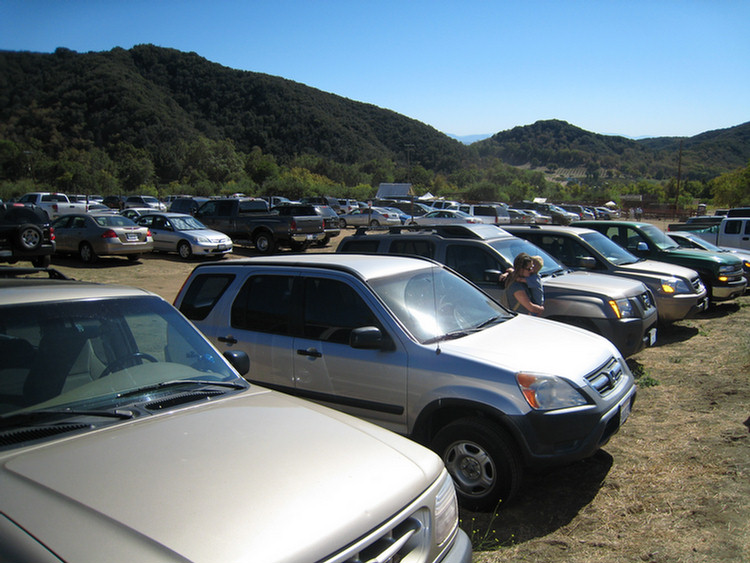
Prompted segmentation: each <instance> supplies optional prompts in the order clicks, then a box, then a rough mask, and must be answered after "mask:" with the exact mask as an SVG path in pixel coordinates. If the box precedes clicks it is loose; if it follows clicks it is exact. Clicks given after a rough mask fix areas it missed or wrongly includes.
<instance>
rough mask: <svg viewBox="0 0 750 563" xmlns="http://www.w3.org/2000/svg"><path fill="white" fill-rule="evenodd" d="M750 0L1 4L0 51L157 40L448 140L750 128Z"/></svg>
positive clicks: (19, 0) (90, 0) (49, 0)
mask: <svg viewBox="0 0 750 563" xmlns="http://www.w3.org/2000/svg"><path fill="white" fill-rule="evenodd" d="M749 30H750V1H748V0H704V1H698V0H681V1H677V0H663V1H660V0H650V1H641V0H630V1H625V0H623V1H615V0H601V1H593V0H588V1H575V0H570V1H559V0H558V1H543V0H528V1H517V2H515V1H506V2H503V1H496V2H492V1H476V0H461V1H455V2H454V1H450V2H449V1H440V0H436V1H433V2H427V1H421V0H414V1H409V0H400V1H381V2H365V1H358V0H348V1H345V0H344V1H342V0H331V1H326V0H319V1H312V0H310V1H300V0H275V1H265V0H257V1H224V0H214V1H206V2H199V1H193V0H184V1H177V0H145V1H144V0H128V1H122V0H118V1H109V0H0V49H1V50H12V51H36V52H52V51H54V50H55V49H56V48H57V47H67V48H69V49H72V50H74V51H78V52H81V53H83V52H88V51H108V50H110V49H112V48H114V47H122V48H125V49H129V48H130V47H132V46H133V45H137V44H141V43H151V44H154V45H158V46H162V47H170V48H174V49H179V50H180V51H193V52H195V53H197V54H198V55H200V56H202V57H205V58H206V59H208V60H210V61H213V62H216V63H220V64H222V65H225V66H228V67H231V68H236V69H242V70H250V71H255V72H263V73H267V74H272V75H275V76H281V77H284V78H288V79H290V80H295V81H297V82H301V83H303V84H306V85H308V86H312V87H314V88H318V89H320V90H323V91H326V92H331V93H333V94H337V95H340V96H344V97H346V98H350V99H353V100H357V101H362V102H367V103H371V104H374V105H376V106H379V107H382V108H388V109H391V110H393V111H396V112H398V113H401V114H404V115H406V116H408V117H411V118H414V119H417V120H419V121H422V122H423V123H426V124H428V125H431V126H432V127H434V128H436V129H438V130H440V131H442V132H444V133H448V134H456V135H471V134H488V133H489V134H491V133H496V132H498V131H504V130H507V129H511V128H513V127H515V126H518V125H529V124H531V123H534V122H535V121H538V120H540V119H562V120H564V121H568V122H569V123H571V124H573V125H576V126H578V127H581V128H583V129H586V130H588V131H593V132H595V133H601V134H607V135H625V136H629V137H634V138H639V137H644V136H692V135H696V134H699V133H702V132H705V131H710V130H714V129H723V128H726V127H732V126H734V125H739V124H741V123H745V122H747V121H750V31H749Z"/></svg>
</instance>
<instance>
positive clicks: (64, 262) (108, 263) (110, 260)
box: [52, 255, 143, 270]
mask: <svg viewBox="0 0 750 563" xmlns="http://www.w3.org/2000/svg"><path fill="white" fill-rule="evenodd" d="M142 259H143V258H142V257H141V258H140V259H138V260H128V258H127V257H125V256H99V257H97V259H96V260H94V261H93V262H82V261H81V259H80V258H78V257H77V256H64V255H55V256H53V257H52V266H55V265H57V266H65V267H66V268H73V269H78V270H91V269H102V268H121V267H124V266H135V265H137V264H138V263H139V262H140V260H142Z"/></svg>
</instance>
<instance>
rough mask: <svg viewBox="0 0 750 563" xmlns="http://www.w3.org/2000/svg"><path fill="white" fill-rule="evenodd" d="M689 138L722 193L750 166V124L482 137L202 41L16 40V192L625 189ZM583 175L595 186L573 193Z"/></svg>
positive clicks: (8, 106)
mask: <svg viewBox="0 0 750 563" xmlns="http://www.w3.org/2000/svg"><path fill="white" fill-rule="evenodd" d="M681 145H682V178H683V179H685V180H686V181H693V182H699V183H701V184H702V186H698V187H694V188H693V193H708V187H707V182H708V181H709V180H711V179H712V178H715V177H717V176H719V175H721V174H725V173H729V172H732V171H736V170H738V169H741V168H742V167H745V166H747V164H748V162H749V161H750V123H745V124H743V125H739V126H737V127H733V128H730V129H725V130H720V131H710V132H706V133H703V134H701V135H697V136H695V137H691V138H684V139H678V138H657V139H644V140H639V141H635V140H632V139H627V138H625V137H617V136H607V135H599V134H596V133H592V132H588V131H585V130H583V129H580V128H578V127H575V126H573V125H571V124H569V123H566V122H563V121H558V120H550V121H539V122H537V123H534V124H532V125H527V126H523V127H515V128H513V129H511V130H509V131H502V132H499V133H497V134H495V135H493V136H492V137H491V138H488V139H484V140H482V141H478V142H475V143H473V144H471V145H469V146H467V145H464V144H462V143H461V142H459V141H457V140H455V139H453V138H451V137H449V136H448V135H445V134H443V133H441V132H440V131H437V130H435V129H434V128H432V127H430V126H428V125H425V124H424V123H421V122H419V121H417V120H414V119H411V118H409V117H406V116H403V115H400V114H397V113H395V112H393V111H390V110H386V109H382V108H378V107H376V106H374V105H371V104H364V103H361V102H356V101H353V100H350V99H346V98H343V97H341V96H337V95H334V94H330V93H326V92H322V91H320V90H317V89H314V88H310V87H308V86H305V85H304V84H300V83H297V82H293V81H290V80H286V79H284V78H280V77H276V76H270V75H267V74H261V73H256V72H249V71H240V70H234V69H231V68H227V67H224V66H222V65H219V64H216V63H213V62H210V61H208V60H206V59H205V58H203V57H201V56H199V55H198V54H196V53H185V52H181V51H177V50H174V49H167V48H161V47H155V46H153V45H139V46H136V47H134V48H132V49H129V50H125V49H121V48H115V49H112V50H111V51H106V52H89V53H76V52H74V51H70V50H68V49H64V48H59V49H57V50H56V51H55V52H54V53H50V54H42V53H29V52H10V51H0V197H3V196H5V197H8V195H9V194H10V195H15V194H17V193H18V192H19V191H24V190H28V189H31V188H35V187H41V186H47V187H50V188H54V189H59V190H65V191H71V192H78V193H115V192H129V191H133V190H139V191H143V190H145V189H151V190H152V191H158V192H159V193H162V194H163V193H167V192H175V191H178V190H179V191H192V192H196V193H199V192H200V193H205V194H210V193H218V192H219V191H229V192H230V193H231V192H234V191H246V192H248V193H270V192H274V191H275V192H280V193H283V194H285V195H288V196H293V197H298V196H299V194H302V193H305V192H309V191H311V190H312V191H315V192H331V193H341V194H342V197H343V194H344V193H347V194H350V195H352V196H354V197H367V196H368V195H369V194H370V193H372V189H374V187H376V186H377V185H378V183H379V182H394V181H395V182H404V181H407V182H411V183H413V184H414V185H415V186H417V188H418V192H420V193H421V192H424V191H428V190H429V191H432V192H433V193H439V194H444V195H451V194H460V195H462V196H463V197H466V198H473V199H502V200H515V199H523V198H527V197H533V196H537V195H550V196H552V197H555V198H558V199H560V200H567V199H574V198H575V199H582V198H589V199H599V198H609V197H614V195H613V194H610V193H606V191H603V190H602V188H601V185H602V180H608V181H610V180H611V182H609V184H611V185H625V184H631V186H630V187H629V188H628V189H630V190H637V189H640V188H637V187H633V186H635V184H636V183H637V182H641V181H644V180H646V181H648V182H652V183H653V182H662V183H667V182H668V181H671V180H672V179H673V178H675V176H676V174H677V162H678V158H679V153H680V146H681ZM570 180H575V183H577V184H579V185H582V186H584V187H585V188H586V189H587V190H589V191H588V192H587V191H585V190H583V188H581V189H579V190H578V191H576V192H572V191H570V189H569V188H566V187H565V186H566V185H567V184H569V183H570V182H569V181H570ZM354 187H357V189H358V190H359V191H358V192H356V193H352V188H354ZM566 190H567V191H566ZM597 190H598V191H597ZM630 193H633V192H632V191H631V192H630ZM655 193H657V195H656V196H655V197H659V198H667V197H669V195H668V193H667V191H666V190H662V191H661V192H658V190H657V191H656V192H655ZM659 194H660V195H659Z"/></svg>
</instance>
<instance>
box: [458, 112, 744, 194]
mask: <svg viewBox="0 0 750 563" xmlns="http://www.w3.org/2000/svg"><path fill="white" fill-rule="evenodd" d="M680 145H682V163H681V164H682V173H683V177H685V178H689V179H695V180H707V179H710V178H712V177H714V176H717V175H719V174H721V173H724V172H727V171H730V170H734V169H737V168H741V167H743V166H746V165H747V164H748V162H749V161H750V122H748V123H744V124H742V125H738V126H736V127H732V128H729V129H722V130H717V131H709V132H706V133H702V134H700V135H696V136H694V137H689V138H688V137H686V138H680V137H659V138H650V139H642V140H637V141H636V140H632V139H628V138H626V137H618V136H611V135H599V134H596V133H591V132H589V131H585V130H584V129H581V128H579V127H575V126H573V125H571V124H569V123H567V122H565V121H559V120H548V121H537V122H536V123H534V124H533V125H527V126H523V127H514V128H513V129H510V130H508V131H502V132H500V133H497V134H496V135H493V136H492V137H491V138H489V139H486V140H483V141H479V142H477V143H474V145H472V146H473V147H475V148H476V149H477V150H478V151H479V153H480V154H481V155H482V156H484V157H490V156H491V157H496V158H499V159H501V160H502V161H504V162H506V163H508V164H513V165H516V166H520V165H524V164H531V165H532V166H535V167H548V168H552V169H554V168H568V169H571V168H579V167H583V168H587V169H589V170H607V171H611V172H612V173H613V174H614V175H624V176H627V177H630V178H638V177H647V178H657V179H662V178H669V177H674V176H675V174H676V172H677V165H678V160H679V152H680Z"/></svg>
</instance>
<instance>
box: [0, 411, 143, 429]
mask: <svg viewBox="0 0 750 563" xmlns="http://www.w3.org/2000/svg"><path fill="white" fill-rule="evenodd" d="M72 416H96V417H102V418H118V419H120V420H128V419H130V418H133V416H134V415H133V413H132V412H131V411H127V410H118V409H114V410H86V409H80V410H79V409H71V408H68V409H42V410H38V411H29V412H19V413H16V414H9V415H5V416H2V417H0V429H5V428H14V427H17V426H28V425H37V424H39V423H41V422H45V421H49V420H50V419H54V418H67V417H72Z"/></svg>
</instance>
